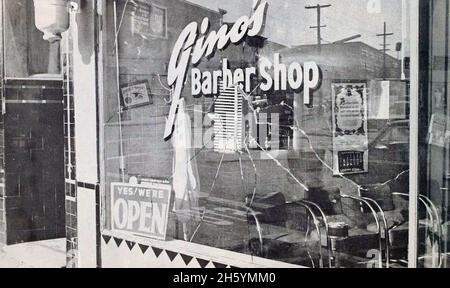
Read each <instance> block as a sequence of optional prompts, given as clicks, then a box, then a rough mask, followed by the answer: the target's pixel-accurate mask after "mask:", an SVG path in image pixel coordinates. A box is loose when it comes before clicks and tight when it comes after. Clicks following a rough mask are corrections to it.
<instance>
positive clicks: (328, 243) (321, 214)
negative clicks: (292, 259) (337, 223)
mask: <svg viewBox="0 0 450 288" xmlns="http://www.w3.org/2000/svg"><path fill="white" fill-rule="evenodd" d="M299 202H302V203H304V204H306V205H309V206H311V207H313V208H315V209H316V210H317V211H318V212H319V214H320V216H322V221H323V224H324V226H325V234H326V235H325V236H326V241H327V250H328V265H329V268H331V266H332V263H331V256H332V251H331V241H330V237H329V235H328V231H329V230H328V227H329V226H328V219H327V216H326V215H325V212H324V211H323V210H322V208H320V206H319V205H318V204H316V203H314V202H312V201H309V200H300V201H299Z"/></svg>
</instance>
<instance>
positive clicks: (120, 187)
mask: <svg viewBox="0 0 450 288" xmlns="http://www.w3.org/2000/svg"><path fill="white" fill-rule="evenodd" d="M171 191H172V187H171V185H170V184H166V183H156V182H155V183H145V184H140V185H134V184H127V183H111V196H112V197H111V212H112V230H115V231H122V232H128V233H132V234H134V235H139V236H146V237H150V238H154V239H159V240H165V239H166V231H167V222H168V215H169V214H168V213H169V205H170V194H171Z"/></svg>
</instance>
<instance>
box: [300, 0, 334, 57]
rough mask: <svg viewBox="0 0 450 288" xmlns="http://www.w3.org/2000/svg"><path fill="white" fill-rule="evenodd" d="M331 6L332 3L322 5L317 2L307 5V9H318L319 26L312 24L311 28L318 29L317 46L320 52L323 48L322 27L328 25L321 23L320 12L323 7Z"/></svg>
mask: <svg viewBox="0 0 450 288" xmlns="http://www.w3.org/2000/svg"><path fill="white" fill-rule="evenodd" d="M328 7H331V5H330V4H327V5H320V4H317V5H316V6H306V7H305V8H306V9H316V10H317V26H310V27H309V28H311V29H317V48H318V50H319V52H320V51H321V50H322V47H321V46H322V35H321V29H322V28H325V27H327V25H321V23H320V20H321V15H320V12H321V10H322V9H323V8H328Z"/></svg>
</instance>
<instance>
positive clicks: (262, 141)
mask: <svg viewBox="0 0 450 288" xmlns="http://www.w3.org/2000/svg"><path fill="white" fill-rule="evenodd" d="M104 5H105V6H104V11H103V13H104V17H103V19H104V23H103V41H102V57H103V58H102V61H103V67H102V71H101V73H102V76H103V83H104V84H103V85H102V87H101V89H102V101H101V103H102V105H103V106H102V117H101V121H102V130H101V132H102V137H103V140H102V141H103V145H101V146H100V147H104V151H102V152H103V155H102V157H103V160H104V163H103V168H102V169H103V170H102V177H103V180H104V182H103V183H105V185H104V187H103V190H104V195H105V205H104V215H105V217H104V220H105V223H104V227H105V229H108V230H113V232H114V231H119V232H122V233H130V235H142V236H144V237H146V236H150V237H155V235H157V236H158V237H157V238H159V239H162V238H164V237H161V236H164V235H165V236H166V237H165V239H166V240H172V239H177V240H182V241H188V242H193V243H197V244H202V245H204V246H205V247H214V248H220V249H224V250H227V251H232V252H238V253H240V254H242V255H251V256H254V257H255V261H257V259H259V258H267V259H272V260H277V261H281V262H286V263H292V264H298V265H302V266H307V267H329V266H332V267H386V266H389V267H403V266H405V265H406V263H407V261H406V260H407V249H408V228H409V224H408V194H409V188H408V187H409V182H408V175H409V89H410V86H409V74H410V72H409V59H410V55H409V53H410V52H409V44H408V43H409V36H408V33H409V32H408V31H409V30H408V27H409V24H410V23H409V20H408V19H409V18H408V17H409V16H408V13H407V11H408V9H409V7H408V5H407V1H402V0H395V1H391V0H390V1H387V0H379V1H375V0H374V1H367V0H357V1H355V0H340V1H328V2H327V3H325V1H319V4H318V5H317V3H313V4H311V1H297V0H295V1H294V0H282V1H264V0H262V1H250V0H248V1H234V0H230V1H206V0H189V1H185V0H166V1H162V0H152V1H150V0H139V1H136V0H134V1H126V0H117V1H105V4H104ZM118 183H122V184H120V185H122V186H121V187H125V186H126V185H129V187H132V188H133V189H134V188H136V189H144V188H145V187H149V185H150V186H151V185H156V186H157V187H159V188H158V189H159V190H158V189H156V190H158V191H159V192H161V191H162V190H164V188H162V187H167V186H164V185H169V187H171V189H170V190H171V192H172V193H171V197H170V200H169V199H166V198H164V197H162V196H161V197H159V200H164V201H168V203H169V204H168V205H169V206H167V205H165V204H163V205H161V206H157V207H156V206H155V205H154V203H156V202H154V201H156V200H155V199H154V198H152V197H151V195H150V196H149V197H148V198H147V200H145V199H146V198H145V197H144V196H145V193H146V192H142V193H143V194H139V190H133V189H129V190H121V189H122V188H120V187H119V188H120V189H119V188H118V190H117V191H116V187H118V185H119V184H118ZM155 183H157V184H155ZM120 185H119V186H120ZM158 185H160V186H158ZM121 191H128V192H126V193H122V192H121ZM153 191H154V190H153ZM159 192H157V193H156V194H152V193H153V192H152V193H150V194H152V195H153V196H155V195H162V194H158V193H159ZM135 193H137V194H135ZM161 193H162V192H161ZM163 198H164V199H163ZM149 199H150V200H149ZM159 200H158V201H159ZM146 201H147V202H148V201H150V202H151V203H150V204H149V203H146V204H145V203H144V202H146ZM160 203H162V202H160ZM165 212H168V221H167V227H165V223H164V221H163V220H161V219H163V218H164V217H165ZM155 217H156V218H158V219H159V220H161V221H163V222H158V221H159V220H158V219H157V220H155ZM161 223H163V224H161ZM159 224H161V225H159ZM165 228H167V229H165Z"/></svg>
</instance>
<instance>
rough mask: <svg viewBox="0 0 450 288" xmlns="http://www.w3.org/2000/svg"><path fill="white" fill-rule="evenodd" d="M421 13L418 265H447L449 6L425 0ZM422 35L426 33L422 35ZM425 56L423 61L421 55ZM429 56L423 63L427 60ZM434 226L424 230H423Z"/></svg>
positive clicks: (449, 169) (449, 125) (440, 2)
mask: <svg viewBox="0 0 450 288" xmlns="http://www.w3.org/2000/svg"><path fill="white" fill-rule="evenodd" d="M422 6H423V7H425V8H426V9H424V13H426V17H427V18H426V20H424V21H423V22H424V23H426V24H425V25H424V26H425V27H424V29H428V31H426V32H427V33H426V34H427V35H429V36H428V37H429V39H428V40H429V41H427V42H426V43H427V44H424V45H427V46H426V47H423V49H426V51H429V53H428V55H424V61H423V62H424V63H427V64H423V67H422V70H424V71H426V72H425V73H423V76H424V77H423V84H424V85H423V87H424V88H423V89H424V91H423V97H422V103H421V111H422V113H423V114H422V115H421V123H422V126H421V127H420V130H421V131H424V132H423V135H422V138H421V142H420V144H419V148H420V150H419V151H420V158H421V162H422V165H421V175H422V177H421V179H422V181H421V191H420V192H421V193H420V194H421V195H420V198H421V202H420V205H421V207H420V208H421V209H419V212H420V214H422V216H423V217H422V218H424V219H426V222H424V221H422V222H420V223H419V229H418V237H417V239H418V242H419V252H420V253H419V254H420V256H421V257H420V258H419V262H418V264H419V266H420V267H448V265H449V260H448V252H449V249H450V246H449V241H450V238H449V233H448V231H449V226H450V222H449V216H450V214H449V198H448V196H449V194H448V189H449V184H450V182H449V179H450V165H449V144H450V142H449V139H450V132H449V131H450V129H449V127H450V121H449V105H448V104H449V103H448V87H449V75H448V70H449V66H448V65H449V63H448V55H449V22H448V20H449V18H448V12H449V7H450V6H449V2H448V1H429V2H428V3H427V5H422ZM424 33H425V31H424ZM426 56H428V57H426ZM427 58H428V59H427ZM427 225H428V226H433V230H432V231H431V232H430V231H427V229H425V227H426V226H427Z"/></svg>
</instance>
